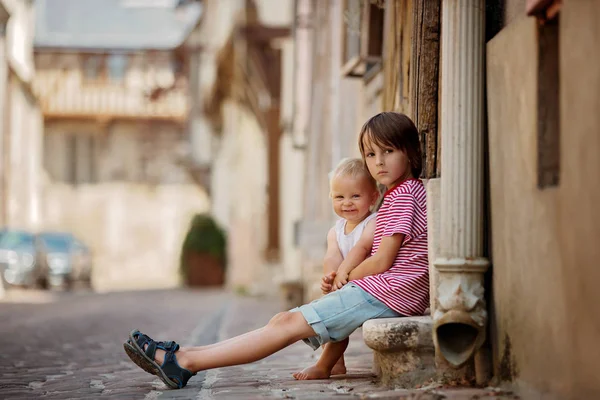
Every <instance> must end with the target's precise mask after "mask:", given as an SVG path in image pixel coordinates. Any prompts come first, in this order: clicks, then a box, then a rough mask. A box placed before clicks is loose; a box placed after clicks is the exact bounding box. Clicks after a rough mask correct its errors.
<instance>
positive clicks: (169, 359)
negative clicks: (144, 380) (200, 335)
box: [160, 351, 196, 389]
mask: <svg viewBox="0 0 600 400" xmlns="http://www.w3.org/2000/svg"><path fill="white" fill-rule="evenodd" d="M160 368H161V369H162V371H163V372H164V374H165V375H166V376H167V377H168V378H169V379H170V380H172V381H173V382H175V383H176V384H177V386H178V387H179V389H181V388H182V387H184V386H185V385H187V382H188V381H189V380H190V378H191V377H192V376H194V375H196V374H195V373H192V372H191V371H189V370H187V369H185V368H181V367H180V366H179V363H178V362H177V356H176V355H175V352H174V351H168V352H167V354H165V361H164V362H163V365H161V367H160Z"/></svg>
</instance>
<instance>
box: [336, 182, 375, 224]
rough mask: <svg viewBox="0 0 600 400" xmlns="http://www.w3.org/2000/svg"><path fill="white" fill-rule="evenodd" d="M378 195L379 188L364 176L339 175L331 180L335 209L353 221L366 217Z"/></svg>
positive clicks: (343, 216) (337, 212)
mask: <svg viewBox="0 0 600 400" xmlns="http://www.w3.org/2000/svg"><path fill="white" fill-rule="evenodd" d="M377 197H378V193H377V190H376V189H375V188H374V187H373V185H372V184H371V183H370V182H369V180H368V179H367V178H365V177H363V176H358V177H352V176H337V177H335V178H334V179H333V180H332V181H331V201H332V203H333V211H335V213H336V214H337V215H338V216H340V217H341V218H344V219H345V220H347V221H349V222H351V223H359V222H360V221H362V220H363V219H365V217H366V216H367V215H368V214H369V208H370V207H371V206H372V205H374V204H375V202H376V201H377Z"/></svg>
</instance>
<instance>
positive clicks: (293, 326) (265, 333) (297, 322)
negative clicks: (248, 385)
mask: <svg viewBox="0 0 600 400" xmlns="http://www.w3.org/2000/svg"><path fill="white" fill-rule="evenodd" d="M311 336H315V331H314V330H313V329H312V328H311V327H310V325H309V324H308V323H307V322H306V320H305V319H304V316H303V315H302V313H299V312H289V311H288V312H283V313H279V314H277V315H276V316H275V317H273V318H272V319H271V321H269V323H268V324H267V325H266V326H264V327H262V328H260V329H256V330H254V331H252V332H248V333H246V334H244V335H241V336H238V337H235V338H232V339H229V340H226V341H224V342H221V343H216V344H214V345H209V346H200V347H196V348H195V350H191V349H190V348H185V347H182V348H181V349H179V351H177V362H178V363H179V366H181V367H182V368H185V369H188V370H190V371H191V372H198V371H203V370H207V369H211V368H220V367H227V366H231V365H239V364H246V363H250V362H253V361H258V360H260V359H263V358H265V357H267V356H269V355H271V354H273V353H276V352H277V351H279V350H281V349H283V348H285V347H287V346H289V345H290V344H292V343H295V342H297V341H298V340H300V339H305V338H308V337H311ZM164 356H165V352H164V351H163V350H160V349H159V350H156V355H155V359H156V362H157V363H159V364H162V362H163V360H164Z"/></svg>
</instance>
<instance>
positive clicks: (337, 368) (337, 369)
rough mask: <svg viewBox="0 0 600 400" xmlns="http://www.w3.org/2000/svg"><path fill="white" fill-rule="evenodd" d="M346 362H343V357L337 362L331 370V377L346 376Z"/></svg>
mask: <svg viewBox="0 0 600 400" xmlns="http://www.w3.org/2000/svg"><path fill="white" fill-rule="evenodd" d="M346 372H347V371H346V360H344V355H343V354H342V356H341V357H340V358H339V359H338V360H337V362H336V363H335V365H334V366H333V369H332V370H331V375H345V374H346Z"/></svg>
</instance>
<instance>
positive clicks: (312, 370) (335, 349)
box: [293, 338, 350, 380]
mask: <svg viewBox="0 0 600 400" xmlns="http://www.w3.org/2000/svg"><path fill="white" fill-rule="evenodd" d="M349 341H350V339H349V338H346V339H344V340H342V341H340V342H335V343H333V342H331V343H327V344H326V345H325V349H324V350H323V354H321V358H319V361H317V363H316V364H315V365H312V366H310V367H308V368H305V369H304V370H302V371H301V372H296V373H295V374H293V375H294V378H296V379H299V380H307V379H327V378H329V377H330V376H331V373H332V370H333V367H334V366H336V364H337V362H338V360H339V359H340V358H341V357H343V355H344V351H346V348H347V347H348V343H349ZM344 368H345V367H344Z"/></svg>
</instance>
